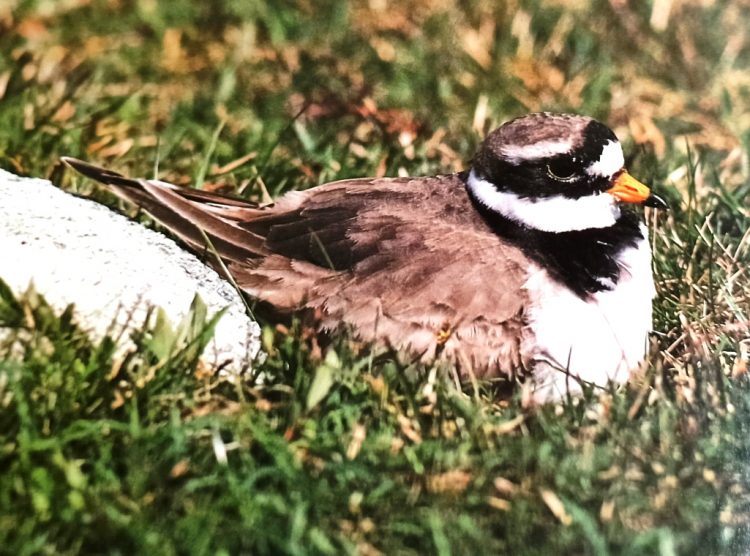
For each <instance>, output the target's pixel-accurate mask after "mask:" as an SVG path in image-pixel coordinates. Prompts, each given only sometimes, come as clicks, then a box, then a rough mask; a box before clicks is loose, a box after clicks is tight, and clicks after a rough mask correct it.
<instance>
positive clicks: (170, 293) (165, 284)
mask: <svg viewBox="0 0 750 556" xmlns="http://www.w3.org/2000/svg"><path fill="white" fill-rule="evenodd" d="M0 278H1V279H2V280H4V281H5V282H6V283H7V284H8V285H9V286H10V287H11V289H12V290H13V291H14V292H16V293H21V292H23V291H25V290H26V289H27V288H28V287H29V285H30V284H31V283H33V285H34V288H35V289H36V291H38V292H39V293H40V294H42V295H43V296H44V297H45V299H46V300H47V301H48V302H49V303H50V305H52V306H53V307H55V308H56V309H58V310H60V311H61V310H62V309H64V308H65V307H66V306H68V305H69V304H71V303H73V304H74V305H75V315H76V318H77V320H78V323H79V324H80V325H81V326H82V327H83V328H84V329H85V330H87V331H88V332H90V333H91V334H92V335H93V336H94V337H98V338H101V337H103V336H104V335H105V334H107V333H108V332H111V331H112V330H113V329H114V330H123V328H124V329H125V330H131V329H134V328H140V327H142V326H143V322H144V319H145V318H146V313H147V311H148V309H149V308H150V307H154V306H157V307H161V308H163V309H164V311H165V312H166V314H167V316H168V317H169V320H170V321H171V322H172V324H173V325H174V324H177V323H179V322H180V320H181V319H182V317H183V316H184V315H185V314H186V313H187V311H188V310H189V308H190V304H191V302H192V300H193V298H194V296H195V294H196V293H197V294H198V295H199V296H200V297H201V299H202V300H203V301H204V302H205V303H206V305H207V306H208V311H209V315H213V314H215V313H216V312H217V311H219V310H221V309H224V308H227V310H226V312H225V313H224V315H223V316H222V317H221V319H220V320H219V322H218V324H217V327H216V330H215V334H214V338H213V340H212V342H211V343H210V344H209V345H208V347H207V348H206V350H205V351H204V354H203V359H204V361H205V362H206V363H208V364H209V365H212V366H217V367H218V366H222V365H224V364H225V363H227V362H230V363H229V364H228V365H227V367H226V369H227V370H231V371H232V372H242V371H244V370H246V369H247V368H248V367H249V365H250V364H251V363H252V361H253V360H254V359H255V357H256V356H257V355H258V352H259V346H260V341H259V336H260V331H259V327H258V324H257V323H255V322H254V321H253V320H252V319H250V318H249V317H248V316H247V314H246V311H245V307H244V305H243V303H242V300H241V299H240V297H239V295H238V293H237V292H236V291H235V290H234V288H232V286H231V285H230V284H229V283H227V282H226V281H224V280H223V279H222V278H221V277H219V275H218V274H217V273H216V272H214V271H213V270H212V269H211V268H209V267H207V266H206V265H205V264H203V263H202V262H201V261H199V260H198V259H197V258H196V257H195V256H193V255H192V254H190V253H188V252H187V251H185V250H184V249H182V248H180V247H179V246H178V245H177V244H176V243H175V242H174V241H172V240H171V239H169V238H167V237H165V236H164V235H162V234H159V233H157V232H154V231H153V230H150V229H148V228H146V227H145V226H143V225H140V224H138V223H136V222H132V221H130V220H128V219H127V218H126V217H124V216H122V215H120V214H117V213H115V212H113V211H111V210H110V209H108V208H107V207H105V206H103V205H100V204H98V203H95V202H93V201H89V200H86V199H82V198H79V197H76V196H74V195H71V194H68V193H65V192H64V191H62V190H60V189H58V188H57V187H55V186H53V185H52V184H51V183H50V182H48V181H46V180H40V179H29V178H20V177H18V176H15V175H14V174H11V173H9V172H6V171H4V170H1V169H0ZM113 325H114V328H113ZM122 337H124V338H127V337H128V334H123V336H122Z"/></svg>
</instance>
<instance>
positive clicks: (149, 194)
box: [61, 112, 667, 403]
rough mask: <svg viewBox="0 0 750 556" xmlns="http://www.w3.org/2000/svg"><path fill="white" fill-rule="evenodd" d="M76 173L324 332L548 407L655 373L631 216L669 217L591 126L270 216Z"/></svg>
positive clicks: (348, 183) (537, 133) (290, 204)
mask: <svg viewBox="0 0 750 556" xmlns="http://www.w3.org/2000/svg"><path fill="white" fill-rule="evenodd" d="M61 160H62V161H63V162H64V163H65V164H66V165H67V166H69V167H71V168H73V169H75V170H77V171H78V172H80V173H81V174H83V175H84V176H87V177H88V178H92V179H94V180H96V181H98V182H101V183H103V184H105V185H107V186H108V187H109V188H110V189H111V190H112V191H113V192H114V193H115V194H117V195H118V196H119V197H121V198H123V199H125V200H127V201H129V202H131V203H133V204H135V205H137V206H139V207H141V208H142V209H144V210H145V211H146V212H148V213H150V215H151V216H152V217H153V218H155V219H156V220H157V221H159V222H160V223H161V224H163V225H164V226H165V227H166V228H167V229H168V230H169V231H170V232H171V233H173V234H174V235H175V236H177V237H178V238H179V239H180V240H182V241H183V242H184V243H185V244H186V245H187V246H188V247H189V248H190V249H192V250H193V251H196V252H199V253H203V254H207V258H208V259H209V262H211V263H212V264H214V266H216V267H217V269H220V270H221V271H223V272H225V273H228V274H229V275H230V276H231V278H232V280H233V281H234V283H235V284H236V285H237V287H239V288H240V289H241V290H242V291H243V292H244V293H246V294H247V295H248V296H250V297H251V298H253V299H255V300H257V301H258V302H260V303H262V304H263V306H266V307H268V308H269V309H270V310H271V311H273V313H274V314H276V315H287V316H288V315H295V314H297V315H314V320H315V325H316V326H317V327H318V329H319V330H320V331H321V332H322V333H331V332H336V331H339V330H346V331H348V332H349V333H351V334H353V335H354V337H355V338H357V339H359V340H361V341H363V342H366V343H372V344H375V345H381V346H386V347H387V348H390V349H393V350H396V351H397V352H398V353H401V354H402V356H403V357H404V358H405V359H406V360H408V361H413V362H417V361H419V362H425V363H429V362H434V363H445V364H447V365H450V366H452V368H454V369H457V371H458V374H459V376H460V377H461V378H462V379H495V378H497V379H505V380H508V381H510V382H511V383H521V384H522V385H523V388H524V390H525V392H526V393H527V394H528V396H529V397H530V399H531V400H532V401H534V402H539V403H545V402H549V401H555V400H561V399H563V398H564V397H566V396H569V395H574V394H580V393H581V392H583V391H584V389H585V388H586V387H587V385H588V386H591V387H596V388H605V387H607V385H608V384H610V383H614V384H621V383H624V382H626V381H627V380H628V378H629V377H630V374H631V372H632V371H633V370H634V369H637V368H638V367H639V366H640V365H641V364H642V362H643V360H644V358H645V357H646V354H647V348H648V336H649V333H650V332H651V329H652V301H653V299H654V296H655V286H654V280H653V275H652V269H651V250H650V246H649V241H648V232H647V229H646V227H645V224H644V221H643V218H642V216H641V215H640V214H639V211H638V210H634V209H633V208H632V207H633V206H635V205H644V206H650V207H655V208H661V209H666V208H667V205H666V203H665V201H664V200H663V199H662V198H660V197H659V196H657V195H656V194H654V193H653V192H652V191H651V190H650V188H649V187H648V186H646V185H644V184H643V183H641V182H640V181H638V180H637V179H636V178H634V177H633V176H632V175H631V174H630V173H628V171H627V170H626V169H625V160H624V155H623V150H622V146H621V144H620V142H619V140H618V139H617V137H616V136H615V134H614V132H613V131H612V130H611V129H610V128H608V127H607V126H606V125H605V124H602V123H600V122H598V121H596V120H594V119H592V118H590V117H588V116H582V115H576V114H563V113H550V112H539V113H532V114H527V115H523V116H520V117H518V118H515V119H512V120H510V121H508V122H506V123H504V124H503V125H501V126H500V127H498V128H497V129H495V130H494V131H492V132H491V133H489V134H488V135H487V136H486V138H485V139H484V141H483V142H482V143H481V144H480V146H479V148H478V150H477V152H476V154H475V156H474V157H473V159H472V160H471V162H470V164H469V165H468V168H467V169H466V170H464V171H462V172H458V173H453V174H444V175H435V176H424V177H383V178H357V179H344V180H340V181H334V182H330V183H325V184H322V185H318V186H315V187H312V188H310V189H307V190H302V191H291V192H288V193H286V194H285V195H283V196H281V197H280V198H278V199H277V200H276V201H275V202H273V203H270V204H268V205H265V206H264V205H259V204H256V203H253V202H250V201H248V200H244V199H241V198H237V197H232V196H228V195H224V194H219V193H209V192H206V191H202V190H197V189H193V188H188V187H178V186H176V185H172V184H170V183H167V182H164V181H160V180H156V179H132V178H129V177H125V176H123V175H121V174H119V173H117V172H114V171H112V170H108V169H105V168H101V167H98V166H95V165H92V164H89V163H87V162H84V161H81V160H77V159H75V158H70V157H63V158H62V159H61Z"/></svg>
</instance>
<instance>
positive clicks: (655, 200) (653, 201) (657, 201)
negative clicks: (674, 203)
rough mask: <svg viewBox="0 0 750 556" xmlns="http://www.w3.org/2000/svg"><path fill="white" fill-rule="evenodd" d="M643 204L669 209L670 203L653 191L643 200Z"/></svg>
mask: <svg viewBox="0 0 750 556" xmlns="http://www.w3.org/2000/svg"><path fill="white" fill-rule="evenodd" d="M643 206H645V207H653V208H657V209H662V210H669V205H668V204H667V202H666V201H665V200H664V199H662V198H661V197H659V196H658V195H655V194H654V193H651V195H649V196H648V198H647V199H646V200H645V201H643Z"/></svg>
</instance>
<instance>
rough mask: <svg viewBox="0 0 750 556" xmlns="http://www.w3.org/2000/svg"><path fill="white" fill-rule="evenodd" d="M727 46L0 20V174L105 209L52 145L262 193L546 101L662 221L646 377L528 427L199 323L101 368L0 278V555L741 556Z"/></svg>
mask: <svg viewBox="0 0 750 556" xmlns="http://www.w3.org/2000/svg"><path fill="white" fill-rule="evenodd" d="M748 29H750V7H749V6H748V5H747V2H742V1H724V2H722V1H718V0H702V1H698V0H671V1H670V0H652V1H651V2H643V3H636V2H625V1H620V0H611V1H610V2H608V3H607V2H598V1H594V0H591V1H586V0H578V1H576V2H566V3H563V2H559V1H556V0H536V1H532V0H517V1H510V2H507V3H494V2H489V1H482V0H470V1H464V2H459V1H451V0H408V1H403V2H395V1H393V0H369V1H365V0H354V1H352V2H336V1H332V0H324V1H319V2H312V1H310V0H284V1H278V2H270V1H269V2H264V1H257V2H239V1H233V0H226V1H224V2H220V1H217V2H190V1H189V0H172V1H170V2H157V1H155V0H61V1H57V2H54V1H52V0H10V1H9V2H7V1H6V2H5V4H3V6H2V7H0V166H2V167H3V168H5V169H7V170H10V171H13V172H15V173H18V174H21V175H29V176H36V177H49V178H51V179H53V180H54V181H55V182H56V183H58V184H59V185H61V186H62V187H64V188H66V189H68V190H71V191H75V192H78V193H80V194H85V195H88V196H93V197H95V198H97V199H99V200H101V201H102V202H105V203H108V204H110V205H113V206H114V205H116V204H117V203H116V201H115V200H114V199H113V198H112V197H111V196H110V195H108V194H107V193H106V192H103V191H101V190H99V189H96V188H95V187H94V186H93V185H92V184H91V183H90V182H87V181H85V180H83V179H81V178H79V177H76V176H72V175H71V174H70V173H67V174H66V173H64V172H63V169H62V167H61V166H60V164H59V163H58V161H57V160H58V157H59V156H60V155H69V156H76V157H80V158H84V159H87V160H92V161H95V162H99V163H106V164H108V165H111V166H113V167H114V168H116V169H118V170H119V171H122V172H128V173H132V174H140V175H149V176H150V175H153V174H154V172H158V175H159V176H160V177H161V178H162V179H168V180H172V181H175V182H177V183H180V184H188V183H191V184H193V186H196V187H203V188H206V189H211V190H222V191H229V192H233V193H236V194H239V195H243V196H245V197H248V198H253V199H258V200H263V199H267V198H268V197H269V196H270V197H274V196H277V195H279V194H281V193H282V192H284V191H287V190H289V189H295V188H306V187H310V186H313V185H315V184H318V183H322V182H324V181H330V180H333V179H337V178H345V177H351V176H364V175H399V174H409V175H419V174H429V173H437V172H449V171H453V170H455V169H458V168H462V167H465V164H466V163H467V161H468V160H470V158H471V156H472V153H473V151H474V149H475V147H476V146H477V144H478V142H479V141H480V140H481V138H482V136H483V135H484V134H485V133H486V132H487V131H488V130H490V129H492V128H493V127H494V126H495V125H498V124H499V123H501V122H502V121H504V120H506V119H508V118H510V117H513V116H516V115H519V114H523V113H525V112H529V111H535V110H541V109H544V110H560V111H573V112H578V113H583V114H588V115H591V116H594V117H596V118H598V119H600V120H602V121H604V122H606V123H608V124H609V125H610V126H611V127H612V128H613V129H614V130H615V132H616V133H617V134H618V136H619V137H620V139H621V140H622V141H623V143H624V145H625V151H626V155H627V156H628V167H629V168H630V170H631V173H632V174H633V175H635V176H637V177H638V178H639V179H640V180H641V181H644V182H646V183H648V184H650V185H652V186H654V188H655V189H656V190H657V191H658V192H659V193H660V194H663V196H664V197H665V198H667V199H668V201H669V203H670V205H671V206H672V210H671V211H670V212H669V213H668V214H666V213H663V212H659V213H656V212H648V213H647V219H648V222H649V226H650V228H651V230H652V245H653V249H654V254H655V257H654V265H655V272H656V277H657V289H658V298H657V301H656V305H655V330H656V332H655V333H654V335H653V345H652V355H651V356H650V358H649V360H648V362H647V364H646V365H645V366H644V369H643V370H642V372H641V373H640V374H639V375H638V376H636V377H635V378H634V380H633V381H631V383H630V384H628V385H627V386H626V387H623V388H620V389H615V388H611V389H610V390H608V391H604V392H603V391H587V392H586V394H585V395H584V396H583V397H582V398H580V399H570V400H566V401H564V402H563V403H561V404H558V405H555V406H546V407H542V408H535V409H534V408H525V407H524V405H523V403H522V400H520V399H518V397H515V398H512V399H509V400H503V399H502V398H501V397H499V396H498V395H497V393H496V392H495V391H494V390H493V388H492V386H491V385H487V384H481V383H479V384H473V385H463V386H458V385H456V384H455V383H454V382H453V380H452V376H453V375H452V373H451V372H450V369H442V368H435V369H430V368H423V367H419V366H404V365H402V364H399V363H396V362H395V361H394V360H393V358H392V357H390V355H389V354H387V353H372V352H370V351H368V350H367V349H366V348H365V347H363V346H359V345H356V344H355V343H353V342H351V341H349V340H348V339H347V338H345V337H342V338H339V339H337V341H335V342H334V344H333V345H332V346H331V347H329V348H326V349H325V350H321V348H320V347H319V346H318V345H317V344H316V342H315V340H314V338H313V337H312V336H311V335H310V334H309V331H307V330H304V329H303V328H302V327H301V326H299V325H297V324H295V325H293V326H291V327H283V326H277V325H274V324H273V323H268V324H267V326H266V328H265V331H264V336H263V338H264V345H265V347H266V351H267V353H268V354H269V356H268V358H267V359H266V360H265V361H264V362H262V363H259V365H258V371H262V373H263V374H264V375H265V377H266V379H265V381H264V382H257V381H254V380H253V379H252V377H249V378H248V379H247V380H246V381H244V382H241V383H232V382H230V381H227V380H224V379H222V378H220V377H218V376H216V375H215V374H214V373H212V372H211V370H210V369H206V368H203V367H202V366H200V365H199V364H198V363H197V362H196V353H197V351H198V347H199V346H200V345H201V344H202V343H203V342H205V340H206V335H208V334H210V323H206V324H207V326H206V327H204V328H202V329H201V328H200V327H198V328H197V329H196V328H195V327H191V328H190V331H187V332H185V331H183V332H185V333H180V331H175V330H170V329H169V328H168V327H164V326H162V327H157V328H156V329H151V330H145V331H144V332H143V334H142V335H140V336H138V337H136V338H135V341H136V344H137V345H138V346H139V349H138V350H137V351H135V352H133V353H131V354H129V355H127V356H126V357H118V356H117V355H116V354H115V350H114V349H113V345H112V344H111V342H108V341H105V342H103V343H92V342H91V341H90V340H89V339H87V338H86V337H85V335H83V334H82V333H81V331H80V330H78V329H77V328H76V326H75V324H74V319H73V317H72V314H74V309H72V311H73V313H70V312H66V313H64V314H62V315H60V314H54V312H53V311H50V310H49V308H48V307H47V306H46V305H45V304H44V301H43V300H42V299H41V298H40V297H39V296H38V295H36V294H34V293H33V292H30V293H29V294H28V295H26V296H23V297H22V298H21V299H15V298H14V297H13V296H12V295H11V294H10V292H8V291H6V290H5V289H3V288H2V287H0V327H2V329H3V331H4V332H7V334H8V335H7V336H4V339H3V340H2V343H0V473H1V474H2V477H3V480H2V481H0V546H2V547H4V550H5V551H7V552H8V553H13V554H32V553H79V552H84V553H91V552H97V553H98V552H105V553H113V554H118V553H119V554H124V553H132V552H140V553H150V554H151V553H155V554H177V553H212V554H216V553H221V554H234V553H253V554H264V553H273V554H278V553H288V554H308V553H310V554H317V553H323V554H338V553H357V554H378V553H383V554H391V553H397V554H423V553H438V554H450V553H457V554H462V553H463V554H477V553H509V554H551V553H554V554H582V553H584V554H654V553H656V554H664V555H669V554H692V553H695V554H740V553H746V552H747V551H748V550H750V495H748V488H749V487H750V485H749V483H750V469H749V468H748V460H749V459H750V434H749V433H750V391H749V388H750V384H749V383H748V377H747V360H748V347H749V346H750V339H748V336H749V334H748V312H749V311H750V299H749V296H750V281H749V280H748V275H747V268H748V263H750V255H749V254H748V248H749V245H748V233H747V230H748V217H749V216H750V215H749V214H748V210H747V196H748V193H749V192H750V180H749V174H750V169H749V168H750V162H749V160H748V157H749V152H750V72H748V70H749V69H750V42H749V41H750V38H749V36H748V33H749V31H748ZM121 208H122V209H123V210H126V211H129V214H133V212H132V210H131V209H130V208H128V207H121ZM140 218H141V219H142V220H143V221H144V223H146V224H149V225H150V224H151V223H150V222H149V221H148V220H147V219H146V218H144V217H142V216H140ZM0 278H2V263H1V262H0Z"/></svg>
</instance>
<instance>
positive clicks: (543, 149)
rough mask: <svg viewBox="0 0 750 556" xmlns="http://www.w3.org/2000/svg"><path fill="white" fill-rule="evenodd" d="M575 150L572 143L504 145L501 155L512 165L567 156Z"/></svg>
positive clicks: (551, 142)
mask: <svg viewBox="0 0 750 556" xmlns="http://www.w3.org/2000/svg"><path fill="white" fill-rule="evenodd" d="M572 150H573V143H571V142H570V141H538V142H536V143H532V144H530V145H503V146H502V147H500V154H501V155H502V157H503V158H504V159H505V160H507V161H508V162H510V163H511V164H518V163H519V162H526V161H531V160H539V159H542V158H548V157H552V156H556V155H559V154H567V153H569V152H571V151H572Z"/></svg>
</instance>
